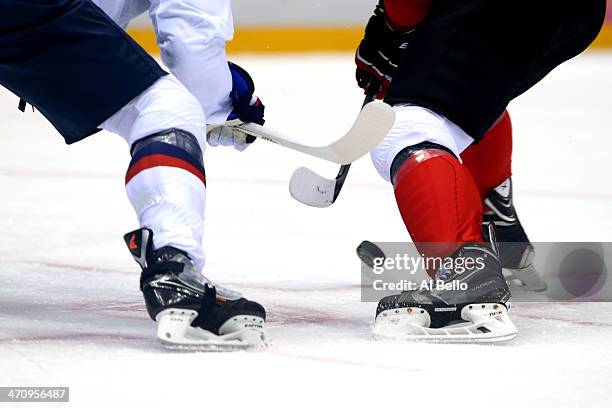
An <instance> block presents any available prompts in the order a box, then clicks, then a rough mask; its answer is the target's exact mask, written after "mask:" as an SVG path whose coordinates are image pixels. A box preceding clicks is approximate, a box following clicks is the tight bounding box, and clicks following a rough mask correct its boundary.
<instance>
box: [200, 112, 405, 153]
mask: <svg viewBox="0 0 612 408" xmlns="http://www.w3.org/2000/svg"><path fill="white" fill-rule="evenodd" d="M394 121H395V112H394V111H393V109H392V108H391V107H390V106H389V105H387V104H386V103H383V102H379V101H376V102H372V103H369V104H367V105H366V106H364V108H363V109H362V110H361V112H360V113H359V116H357V119H356V120H355V123H354V124H353V126H352V127H351V129H350V130H349V131H348V133H346V134H345V135H344V136H342V137H340V138H339V139H337V140H335V141H333V142H331V143H330V144H327V145H323V146H312V145H307V144H303V143H302V142H300V141H298V140H296V139H295V138H292V137H291V136H289V135H286V134H284V133H281V132H279V131H276V130H274V129H270V128H268V127H266V126H260V125H257V124H255V123H240V124H237V125H222V126H211V127H209V128H208V132H207V134H208V137H210V135H212V134H214V132H220V133H221V134H227V132H233V134H236V133H237V132H238V133H243V134H244V135H245V136H246V135H250V136H255V137H257V138H259V139H264V140H267V141H269V142H272V143H276V144H279V145H281V146H284V147H287V148H289V149H292V150H297V151H299V152H302V153H306V154H309V155H311V156H315V157H318V158H320V159H324V160H328V161H331V162H334V163H339V164H348V163H351V162H352V161H355V160H357V159H358V158H360V157H361V156H363V155H365V154H366V153H368V152H369V151H370V150H371V149H372V148H373V147H374V146H376V144H378V142H380V141H381V140H382V138H383V137H385V135H386V134H387V132H388V131H389V129H391V126H393V122H394ZM224 132H226V133H224Z"/></svg>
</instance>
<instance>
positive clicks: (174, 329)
mask: <svg viewBox="0 0 612 408" xmlns="http://www.w3.org/2000/svg"><path fill="white" fill-rule="evenodd" d="M196 317H197V313H196V312H195V311H193V310H184V309H167V310H164V311H163V312H161V313H159V314H158V315H157V319H156V320H157V339H158V340H159V342H160V343H161V344H162V345H163V346H164V348H166V349H169V350H181V351H207V352H208V351H211V352H213V351H240V350H252V349H262V348H266V347H267V346H268V345H269V343H270V341H269V336H268V334H267V332H266V331H265V329H264V327H263V325H264V320H263V319H262V318H259V317H253V316H235V317H233V318H232V319H230V320H228V321H227V322H226V323H224V324H223V325H222V326H221V328H220V329H219V332H220V333H221V334H219V335H216V334H214V333H211V332H209V331H207V330H204V329H202V328H199V327H192V326H191V322H193V320H194V319H195V318H196Z"/></svg>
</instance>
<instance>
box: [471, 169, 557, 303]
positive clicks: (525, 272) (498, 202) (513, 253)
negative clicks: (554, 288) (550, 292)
mask: <svg viewBox="0 0 612 408" xmlns="http://www.w3.org/2000/svg"><path fill="white" fill-rule="evenodd" d="M485 204H486V205H487V207H488V208H489V210H488V211H486V212H485V213H484V214H483V226H484V227H483V230H484V231H485V232H486V225H488V224H489V223H493V225H494V226H495V236H496V237H497V242H499V243H500V244H499V257H500V260H501V263H502V268H503V273H504V276H505V277H506V280H507V281H508V282H510V283H518V285H519V286H522V287H523V288H525V289H527V290H530V291H533V292H543V291H545V290H546V289H547V286H546V282H544V280H543V279H542V278H541V277H540V275H539V274H538V271H537V270H536V269H535V267H534V265H533V258H534V256H535V250H534V248H533V245H531V242H529V238H528V237H527V234H526V233H525V230H524V229H523V226H522V225H521V222H520V221H519V219H518V216H517V214H516V210H515V208H514V204H513V202H512V179H511V178H508V179H507V180H505V181H504V182H503V183H501V184H500V185H499V186H497V187H495V188H494V189H493V190H491V191H490V192H489V193H488V194H487V196H486V197H485Z"/></svg>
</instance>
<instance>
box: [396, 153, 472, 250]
mask: <svg viewBox="0 0 612 408" xmlns="http://www.w3.org/2000/svg"><path fill="white" fill-rule="evenodd" d="M393 186H394V188H395V198H396V200H397V205H398V207H399V210H400V213H401V215H402V218H403V220H404V223H405V224H406V228H408V232H409V233H410V236H411V237H412V240H413V241H414V242H415V243H435V242H439V243H449V245H419V247H418V249H419V250H420V251H421V253H424V255H426V256H429V257H445V256H449V255H451V254H452V253H453V252H455V251H456V250H457V249H458V248H459V246H460V245H458V244H457V243H459V244H460V243H463V242H482V241H483V237H482V231H481V223H482V207H481V200H480V197H479V194H478V189H477V188H476V184H475V183H474V179H473V178H472V176H471V174H470V172H469V171H468V170H467V169H466V168H465V167H464V166H463V165H462V164H461V163H460V162H459V161H458V160H457V158H455V157H454V156H453V155H452V154H450V153H448V152H447V151H445V150H442V149H427V150H423V151H420V152H417V153H415V154H413V155H412V156H410V157H409V158H408V159H406V161H405V162H404V163H403V164H402V165H401V166H400V167H399V169H398V170H397V172H396V173H395V176H394V178H393Z"/></svg>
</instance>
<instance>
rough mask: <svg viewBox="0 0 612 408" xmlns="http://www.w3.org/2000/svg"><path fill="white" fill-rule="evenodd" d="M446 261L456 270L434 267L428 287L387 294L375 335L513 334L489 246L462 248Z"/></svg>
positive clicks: (463, 338) (463, 337)
mask: <svg viewBox="0 0 612 408" xmlns="http://www.w3.org/2000/svg"><path fill="white" fill-rule="evenodd" d="M451 259H453V265H454V266H455V267H454V268H453V269H439V270H438V272H437V274H436V280H435V281H432V282H431V283H430V284H429V286H430V287H428V288H422V289H419V290H414V291H408V292H403V293H401V294H399V295H393V296H387V297H385V298H383V299H382V300H381V301H380V302H379V303H378V307H377V309H376V320H375V323H374V334H375V335H376V336H377V337H384V338H394V339H410V340H430V341H443V342H472V341H474V342H499V341H506V340H511V339H513V338H515V337H516V336H517V334H518V330H517V329H516V327H515V326H514V324H513V323H512V321H511V320H510V318H509V316H508V308H509V303H508V302H509V301H510V290H509V289H508V285H507V284H506V281H505V279H504V277H503V275H502V271H501V264H500V262H499V259H498V257H497V254H496V249H495V247H494V245H492V244H490V243H486V244H481V243H475V244H465V245H463V246H462V247H461V248H460V249H459V250H458V251H457V252H456V253H455V254H454V255H453V256H452V257H451ZM445 264H447V263H445ZM460 265H463V266H460ZM460 272H461V273H460Z"/></svg>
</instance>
